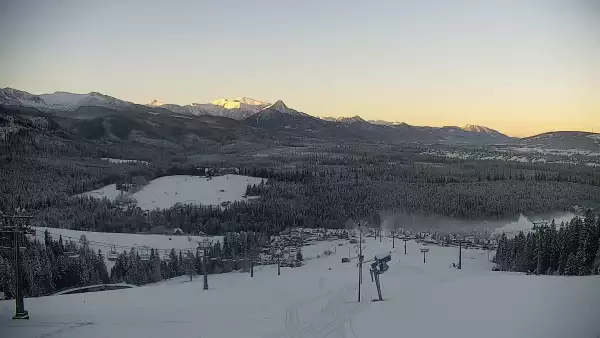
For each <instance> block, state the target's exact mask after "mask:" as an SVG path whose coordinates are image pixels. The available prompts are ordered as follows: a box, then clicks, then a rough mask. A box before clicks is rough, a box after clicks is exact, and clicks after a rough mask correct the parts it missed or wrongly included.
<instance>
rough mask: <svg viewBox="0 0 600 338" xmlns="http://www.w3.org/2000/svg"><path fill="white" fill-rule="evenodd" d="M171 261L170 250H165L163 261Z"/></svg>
mask: <svg viewBox="0 0 600 338" xmlns="http://www.w3.org/2000/svg"><path fill="white" fill-rule="evenodd" d="M170 259H171V254H170V253H169V250H165V253H164V254H163V260H166V261H167V260H170Z"/></svg>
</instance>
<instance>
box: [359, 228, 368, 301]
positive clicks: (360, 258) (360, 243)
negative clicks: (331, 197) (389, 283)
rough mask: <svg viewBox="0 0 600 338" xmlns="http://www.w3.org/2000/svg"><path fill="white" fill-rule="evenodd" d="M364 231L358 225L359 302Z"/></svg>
mask: <svg viewBox="0 0 600 338" xmlns="http://www.w3.org/2000/svg"><path fill="white" fill-rule="evenodd" d="M365 226H367V221H365V224H363V227H365ZM362 231H363V230H362V227H361V225H360V223H358V302H360V285H361V284H362V263H363V253H362Z"/></svg>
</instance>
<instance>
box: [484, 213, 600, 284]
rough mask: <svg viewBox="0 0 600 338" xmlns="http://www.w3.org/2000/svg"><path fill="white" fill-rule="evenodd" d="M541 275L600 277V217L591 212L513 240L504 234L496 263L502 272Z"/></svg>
mask: <svg viewBox="0 0 600 338" xmlns="http://www.w3.org/2000/svg"><path fill="white" fill-rule="evenodd" d="M538 252H539V254H540V260H541V270H540V272H539V273H540V274H544V275H569V276H585V275H594V274H596V275H597V274H600V218H596V217H595V216H594V214H593V213H592V212H591V211H588V212H586V213H585V216H584V217H583V218H581V217H575V218H573V219H572V220H571V221H570V222H567V223H562V224H560V225H557V224H555V223H554V221H553V222H552V223H551V224H550V226H549V227H548V228H547V229H545V230H543V231H537V232H528V233H527V235H525V234H524V233H523V232H520V233H519V234H518V235H517V236H515V237H514V238H507V236H506V235H505V234H503V235H502V237H501V238H500V241H499V242H498V249H497V251H496V256H495V258H494V262H495V263H496V264H497V267H498V269H499V270H502V271H516V272H528V273H534V272H537V271H536V270H537V257H538Z"/></svg>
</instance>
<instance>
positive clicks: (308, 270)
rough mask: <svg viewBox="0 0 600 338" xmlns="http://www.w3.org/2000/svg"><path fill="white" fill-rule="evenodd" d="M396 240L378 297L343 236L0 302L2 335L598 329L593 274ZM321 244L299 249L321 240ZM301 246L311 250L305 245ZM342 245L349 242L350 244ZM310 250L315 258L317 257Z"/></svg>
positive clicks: (372, 243) (369, 253)
mask: <svg viewBox="0 0 600 338" xmlns="http://www.w3.org/2000/svg"><path fill="white" fill-rule="evenodd" d="M403 244H404V243H402V242H400V243H396V249H395V252H394V253H393V256H392V261H391V262H390V269H389V271H388V272H386V273H385V274H384V275H382V277H381V283H382V290H383V297H384V299H385V301H384V302H372V301H371V299H374V298H376V289H375V285H374V284H373V283H371V280H370V277H369V273H368V266H366V267H365V269H364V283H363V285H362V291H363V294H362V301H361V302H360V303H359V302H357V290H356V288H357V285H358V283H357V276H358V269H357V267H356V265H355V260H353V261H352V262H351V263H345V264H342V263H341V262H340V259H341V258H342V257H345V256H346V255H347V254H348V245H349V244H345V245H343V246H337V250H336V252H335V253H334V254H333V255H331V256H328V257H325V256H323V255H321V257H320V258H313V259H309V260H308V261H307V262H306V265H305V266H303V267H300V268H294V269H292V268H282V272H281V276H277V268H276V267H274V266H265V267H262V268H257V269H256V271H255V277H254V278H250V276H249V275H248V274H246V273H240V272H235V273H228V274H221V275H210V276H209V286H210V289H209V290H207V291H204V290H202V278H196V279H195V280H194V281H193V282H187V281H186V277H180V278H176V279H172V280H169V281H167V282H163V283H159V284H155V285H149V286H143V287H139V288H133V289H126V290H117V291H105V292H99V293H87V294H76V295H64V296H52V297H43V298H34V299H26V300H25V307H26V309H27V310H29V313H30V316H31V319H30V320H28V321H13V320H11V319H10V317H11V314H12V311H13V305H14V303H13V302H12V301H0V337H20V338H21V337H22V338H25V337H57V338H67V337H80V338H90V337H101V338H105V337H131V338H135V337H144V338H150V337H161V338H163V337H170V338H171V337H172V338H175V337H203V338H210V337H267V338H275V337H332V338H334V337H348V338H355V337H363V338H368V337H386V338H387V337H435V338H439V337H445V338H446V337H460V338H468V337H478V338H479V337H485V338H492V337H498V338H500V337H502V338H506V337H527V338H535V337H544V338H551V337H561V338H563V337H573V338H579V337H581V338H583V337H590V338H596V337H597V335H600V321H598V313H600V278H599V277H597V276H596V277H591V276H590V277H559V276H525V275H522V274H516V273H504V272H492V271H490V270H491V267H492V265H493V264H492V263H491V262H488V260H487V253H486V252H485V251H477V250H465V251H464V256H463V269H462V270H456V269H453V268H450V267H449V266H450V265H451V264H452V263H453V262H456V261H457V258H458V257H457V255H458V253H457V249H456V248H444V247H437V246H430V247H429V248H430V250H431V251H430V252H429V253H428V254H427V263H423V258H422V255H421V252H420V250H419V246H418V244H417V243H415V242H412V241H411V242H408V248H407V249H408V254H407V255H404V250H403ZM332 245H335V243H332V242H323V243H318V244H316V245H315V246H313V247H309V248H306V250H305V252H306V254H305V256H307V257H308V256H312V255H313V254H315V253H318V252H319V251H321V250H324V249H326V248H331V247H332ZM388 250H391V243H390V241H389V239H384V241H383V242H379V241H378V240H374V239H367V243H366V249H365V257H366V259H371V258H372V257H373V256H374V255H375V254H376V253H381V252H386V251H388ZM309 251H312V252H311V253H310V254H309ZM351 251H354V249H353V248H352V250H351ZM315 257H316V256H315Z"/></svg>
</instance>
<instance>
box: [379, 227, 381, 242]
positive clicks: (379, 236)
mask: <svg viewBox="0 0 600 338" xmlns="http://www.w3.org/2000/svg"><path fill="white" fill-rule="evenodd" d="M379 241H380V242H381V227H380V228H379Z"/></svg>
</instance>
